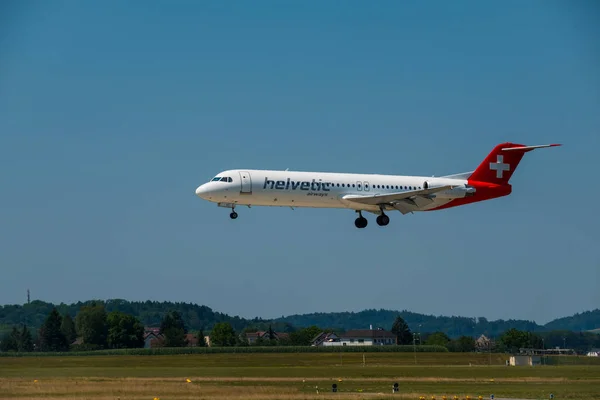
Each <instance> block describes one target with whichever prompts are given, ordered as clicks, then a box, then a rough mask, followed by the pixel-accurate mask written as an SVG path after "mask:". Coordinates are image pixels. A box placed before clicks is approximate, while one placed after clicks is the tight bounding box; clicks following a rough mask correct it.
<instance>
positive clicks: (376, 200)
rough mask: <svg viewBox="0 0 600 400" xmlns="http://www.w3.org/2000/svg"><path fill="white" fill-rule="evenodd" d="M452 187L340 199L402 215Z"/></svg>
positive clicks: (351, 196)
mask: <svg viewBox="0 0 600 400" xmlns="http://www.w3.org/2000/svg"><path fill="white" fill-rule="evenodd" d="M453 187H455V186H453V185H446V186H439V187H434V188H429V189H420V190H411V191H408V192H398V193H391V194H375V195H353V194H348V195H346V196H344V197H342V199H343V200H346V201H352V202H355V203H360V204H368V205H390V206H392V207H394V208H395V209H396V210H398V211H400V212H401V213H402V214H406V213H409V212H412V211H415V210H417V209H419V208H421V207H424V206H426V205H428V204H430V203H432V202H433V199H432V198H431V196H430V195H432V194H434V193H437V192H443V191H444V190H449V189H452V188H453Z"/></svg>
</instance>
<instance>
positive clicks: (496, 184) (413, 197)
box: [196, 142, 561, 228]
mask: <svg viewBox="0 0 600 400" xmlns="http://www.w3.org/2000/svg"><path fill="white" fill-rule="evenodd" d="M555 146H561V145H560V144H544V145H536V146H526V145H522V144H515V143H510V142H507V143H501V144H498V145H496V146H495V147H494V149H493V150H492V151H491V152H490V153H489V154H488V156H487V157H486V158H485V159H484V160H483V162H482V163H481V164H480V165H479V166H478V167H477V169H475V170H474V171H470V172H464V173H459V174H453V175H445V176H441V177H425V176H402V175H380V174H354V173H332V172H303V171H288V170H285V171H274V170H257V169H232V170H227V171H223V172H221V173H219V174H217V175H216V176H215V177H214V178H212V179H211V180H210V181H208V182H207V183H204V184H202V185H200V186H199V187H198V188H197V189H196V195H197V196H198V197H200V198H202V199H204V200H207V201H210V202H213V203H217V205H218V206H219V207H226V208H230V209H231V213H230V215H229V216H230V218H231V219H236V218H237V217H238V214H237V212H236V211H235V208H236V207H237V206H247V207H249V208H250V207H251V206H276V207H290V208H292V209H294V208H295V207H307V208H339V209H349V210H354V211H355V212H356V213H357V214H358V217H357V218H356V220H355V221H354V225H355V226H356V227H357V228H365V227H366V226H367V224H368V221H367V219H366V218H365V217H363V214H362V213H363V212H370V213H372V214H375V215H377V218H376V222H377V224H378V225H379V226H386V225H388V224H389V222H390V218H389V216H388V215H387V214H386V211H400V213H401V214H402V215H405V214H408V213H414V212H416V211H435V210H443V209H446V208H450V207H457V206H462V205H466V204H471V203H475V202H479V201H485V200H491V199H495V198H498V197H503V196H507V195H509V194H510V193H511V192H512V186H511V185H510V184H509V183H508V182H509V180H510V178H511V176H512V175H513V173H514V172H515V170H516V169H517V165H519V162H520V161H521V159H522V158H523V156H524V155H525V153H527V152H529V151H532V150H535V149H539V148H546V147H555Z"/></svg>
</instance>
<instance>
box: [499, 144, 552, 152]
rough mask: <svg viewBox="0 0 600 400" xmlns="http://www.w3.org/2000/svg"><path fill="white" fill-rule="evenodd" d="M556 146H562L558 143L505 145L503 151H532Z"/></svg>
mask: <svg viewBox="0 0 600 400" xmlns="http://www.w3.org/2000/svg"><path fill="white" fill-rule="evenodd" d="M556 146H562V145H561V144H558V143H553V144H539V145H537V146H518V147H505V148H503V149H502V151H517V150H518V151H523V152H526V151H531V150H535V149H542V148H544V147H556Z"/></svg>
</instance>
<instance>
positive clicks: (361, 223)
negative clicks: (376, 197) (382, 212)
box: [354, 216, 369, 229]
mask: <svg viewBox="0 0 600 400" xmlns="http://www.w3.org/2000/svg"><path fill="white" fill-rule="evenodd" d="M368 223H369V221H367V219H366V218H365V217H362V216H361V217H358V218H356V219H355V220H354V225H355V226H356V227H357V228H359V229H361V228H366V226H367V224H368Z"/></svg>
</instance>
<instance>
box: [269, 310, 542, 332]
mask: <svg viewBox="0 0 600 400" xmlns="http://www.w3.org/2000/svg"><path fill="white" fill-rule="evenodd" d="M398 315H399V316H401V317H402V318H403V319H404V320H405V321H406V323H407V324H408V326H409V328H410V329H411V330H412V331H414V332H436V331H442V332H445V333H446V334H447V335H448V336H450V337H452V338H456V337H459V336H461V335H466V336H479V335H481V334H485V335H488V336H497V335H499V334H501V333H502V332H504V331H506V330H508V329H510V328H516V329H520V330H526V331H541V330H544V327H543V326H540V325H538V324H536V323H535V322H533V321H523V320H508V321H504V320H497V321H488V320H487V319H486V318H483V317H480V318H468V317H458V316H453V317H444V316H439V317H436V316H433V315H424V314H417V313H413V312H410V311H406V310H405V311H393V310H383V309H380V310H364V311H360V312H338V313H313V314H303V315H291V316H288V317H284V318H279V319H276V321H281V322H288V323H290V324H292V325H294V326H310V325H317V326H320V327H324V328H332V329H341V330H345V329H351V328H353V329H368V328H369V326H370V325H372V326H373V328H376V327H382V328H384V329H391V327H392V324H393V323H394V319H395V318H396V316H398Z"/></svg>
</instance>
